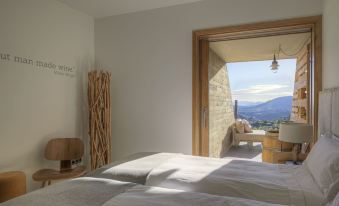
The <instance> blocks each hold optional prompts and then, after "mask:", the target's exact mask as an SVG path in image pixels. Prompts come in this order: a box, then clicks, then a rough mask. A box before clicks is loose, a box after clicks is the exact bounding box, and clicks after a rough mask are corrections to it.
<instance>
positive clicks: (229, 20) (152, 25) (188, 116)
mask: <svg viewBox="0 0 339 206" xmlns="http://www.w3.org/2000/svg"><path fill="white" fill-rule="evenodd" d="M321 13H322V0H284V1H272V0H256V1H253V0H207V1H201V2H197V3H192V4H186V5H180V6H173V7H168V8H161V9H155V10H150V11H143V12H136V13H131V14H126V15H119V16H112V17H107V18H102V19H97V20H96V21H95V54H96V61H97V62H98V63H100V64H101V65H103V66H104V67H105V68H107V69H109V70H110V71H111V72H112V86H111V92H112V145H113V150H112V155H113V159H118V158H121V157H122V156H124V155H128V154H131V153H135V152H140V151H155V150H156V151H167V152H182V153H186V154H191V153H192V31H193V30H197V29H204V28H211V27H218V26H227V25H239V24H246V23H252V22H261V21H271V20H278V19H287V18H294V17H303V16H311V15H319V14H321Z"/></svg>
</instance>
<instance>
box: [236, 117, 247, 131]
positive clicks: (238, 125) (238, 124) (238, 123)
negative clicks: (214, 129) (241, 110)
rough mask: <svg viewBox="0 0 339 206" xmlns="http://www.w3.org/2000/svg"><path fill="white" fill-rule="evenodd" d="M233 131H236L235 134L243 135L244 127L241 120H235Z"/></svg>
mask: <svg viewBox="0 0 339 206" xmlns="http://www.w3.org/2000/svg"><path fill="white" fill-rule="evenodd" d="M235 129H236V130H237V132H238V133H240V134H243V133H245V126H244V124H243V123H242V120H241V119H237V120H236V121H235Z"/></svg>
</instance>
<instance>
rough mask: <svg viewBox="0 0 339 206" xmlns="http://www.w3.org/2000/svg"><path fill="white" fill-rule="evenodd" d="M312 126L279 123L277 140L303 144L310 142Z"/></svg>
mask: <svg viewBox="0 0 339 206" xmlns="http://www.w3.org/2000/svg"><path fill="white" fill-rule="evenodd" d="M312 135H313V126H312V125H310V124H304V123H295V122H289V123H281V124H280V127H279V140H281V141H283V142H291V143H305V142H309V141H310V140H311V137H312Z"/></svg>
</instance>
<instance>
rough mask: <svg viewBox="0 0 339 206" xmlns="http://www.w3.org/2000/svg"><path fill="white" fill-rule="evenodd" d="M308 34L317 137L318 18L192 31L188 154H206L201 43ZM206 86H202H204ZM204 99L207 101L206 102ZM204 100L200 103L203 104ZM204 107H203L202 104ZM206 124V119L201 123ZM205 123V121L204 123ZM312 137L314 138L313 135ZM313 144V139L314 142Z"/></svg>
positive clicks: (320, 32) (312, 118) (320, 49)
mask: <svg viewBox="0 0 339 206" xmlns="http://www.w3.org/2000/svg"><path fill="white" fill-rule="evenodd" d="M308 30H309V31H311V32H312V47H313V49H312V57H313V58H312V59H313V62H312V66H311V72H310V74H309V75H310V79H311V82H310V84H311V85H310V88H311V89H312V97H311V100H310V101H311V102H310V103H311V104H310V105H311V113H312V116H311V123H312V124H313V125H314V134H317V123H318V102H319V91H321V89H322V16H311V17H302V18H294V19H287V20H278V21H269V22H260V23H253V24H245V25H237V26H227V27H219V28H211V29H203V30H197V31H193V42H192V43H193V45H192V46H193V51H192V53H193V54H192V55H193V58H192V70H193V73H192V92H193V94H192V109H193V110H192V124H193V127H192V154H193V155H200V156H207V155H208V154H209V148H208V144H204V142H208V141H209V139H208V135H204V136H202V135H201V134H202V132H201V129H202V127H201V124H202V113H201V112H202V111H203V107H202V102H208V95H207V96H206V95H204V94H202V93H201V90H202V89H201V88H202V87H203V86H204V85H202V84H201V82H202V75H203V74H204V73H205V74H206V71H202V69H201V53H200V51H201V45H202V43H201V42H202V41H206V40H207V41H209V42H210V41H222V40H235V39H247V38H256V37H265V36H276V35H284V34H292V33H301V32H306V31H308ZM205 86H206V85H205ZM206 98H207V99H206ZM203 100H204V101H203ZM205 106H206V105H205ZM204 121H206V120H204ZM207 123H208V120H207ZM315 136H316V135H315ZM314 141H316V139H315V140H314Z"/></svg>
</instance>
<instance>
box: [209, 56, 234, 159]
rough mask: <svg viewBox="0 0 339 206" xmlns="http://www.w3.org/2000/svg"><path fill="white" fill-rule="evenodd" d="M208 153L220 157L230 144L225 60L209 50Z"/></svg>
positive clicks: (229, 98) (231, 115)
mask: <svg viewBox="0 0 339 206" xmlns="http://www.w3.org/2000/svg"><path fill="white" fill-rule="evenodd" d="M208 63H209V65H208V77H209V155H210V157H221V156H223V154H224V153H225V152H226V151H227V150H228V149H229V148H230V146H231V144H232V137H231V131H232V129H231V125H232V124H233V123H234V121H235V120H234V111H233V105H232V93H231V88H230V83H229V78H228V72H227V67H226V62H225V61H224V60H223V59H221V58H220V57H219V56H218V55H217V54H216V53H214V51H212V50H211V49H210V51H209V62H208Z"/></svg>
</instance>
